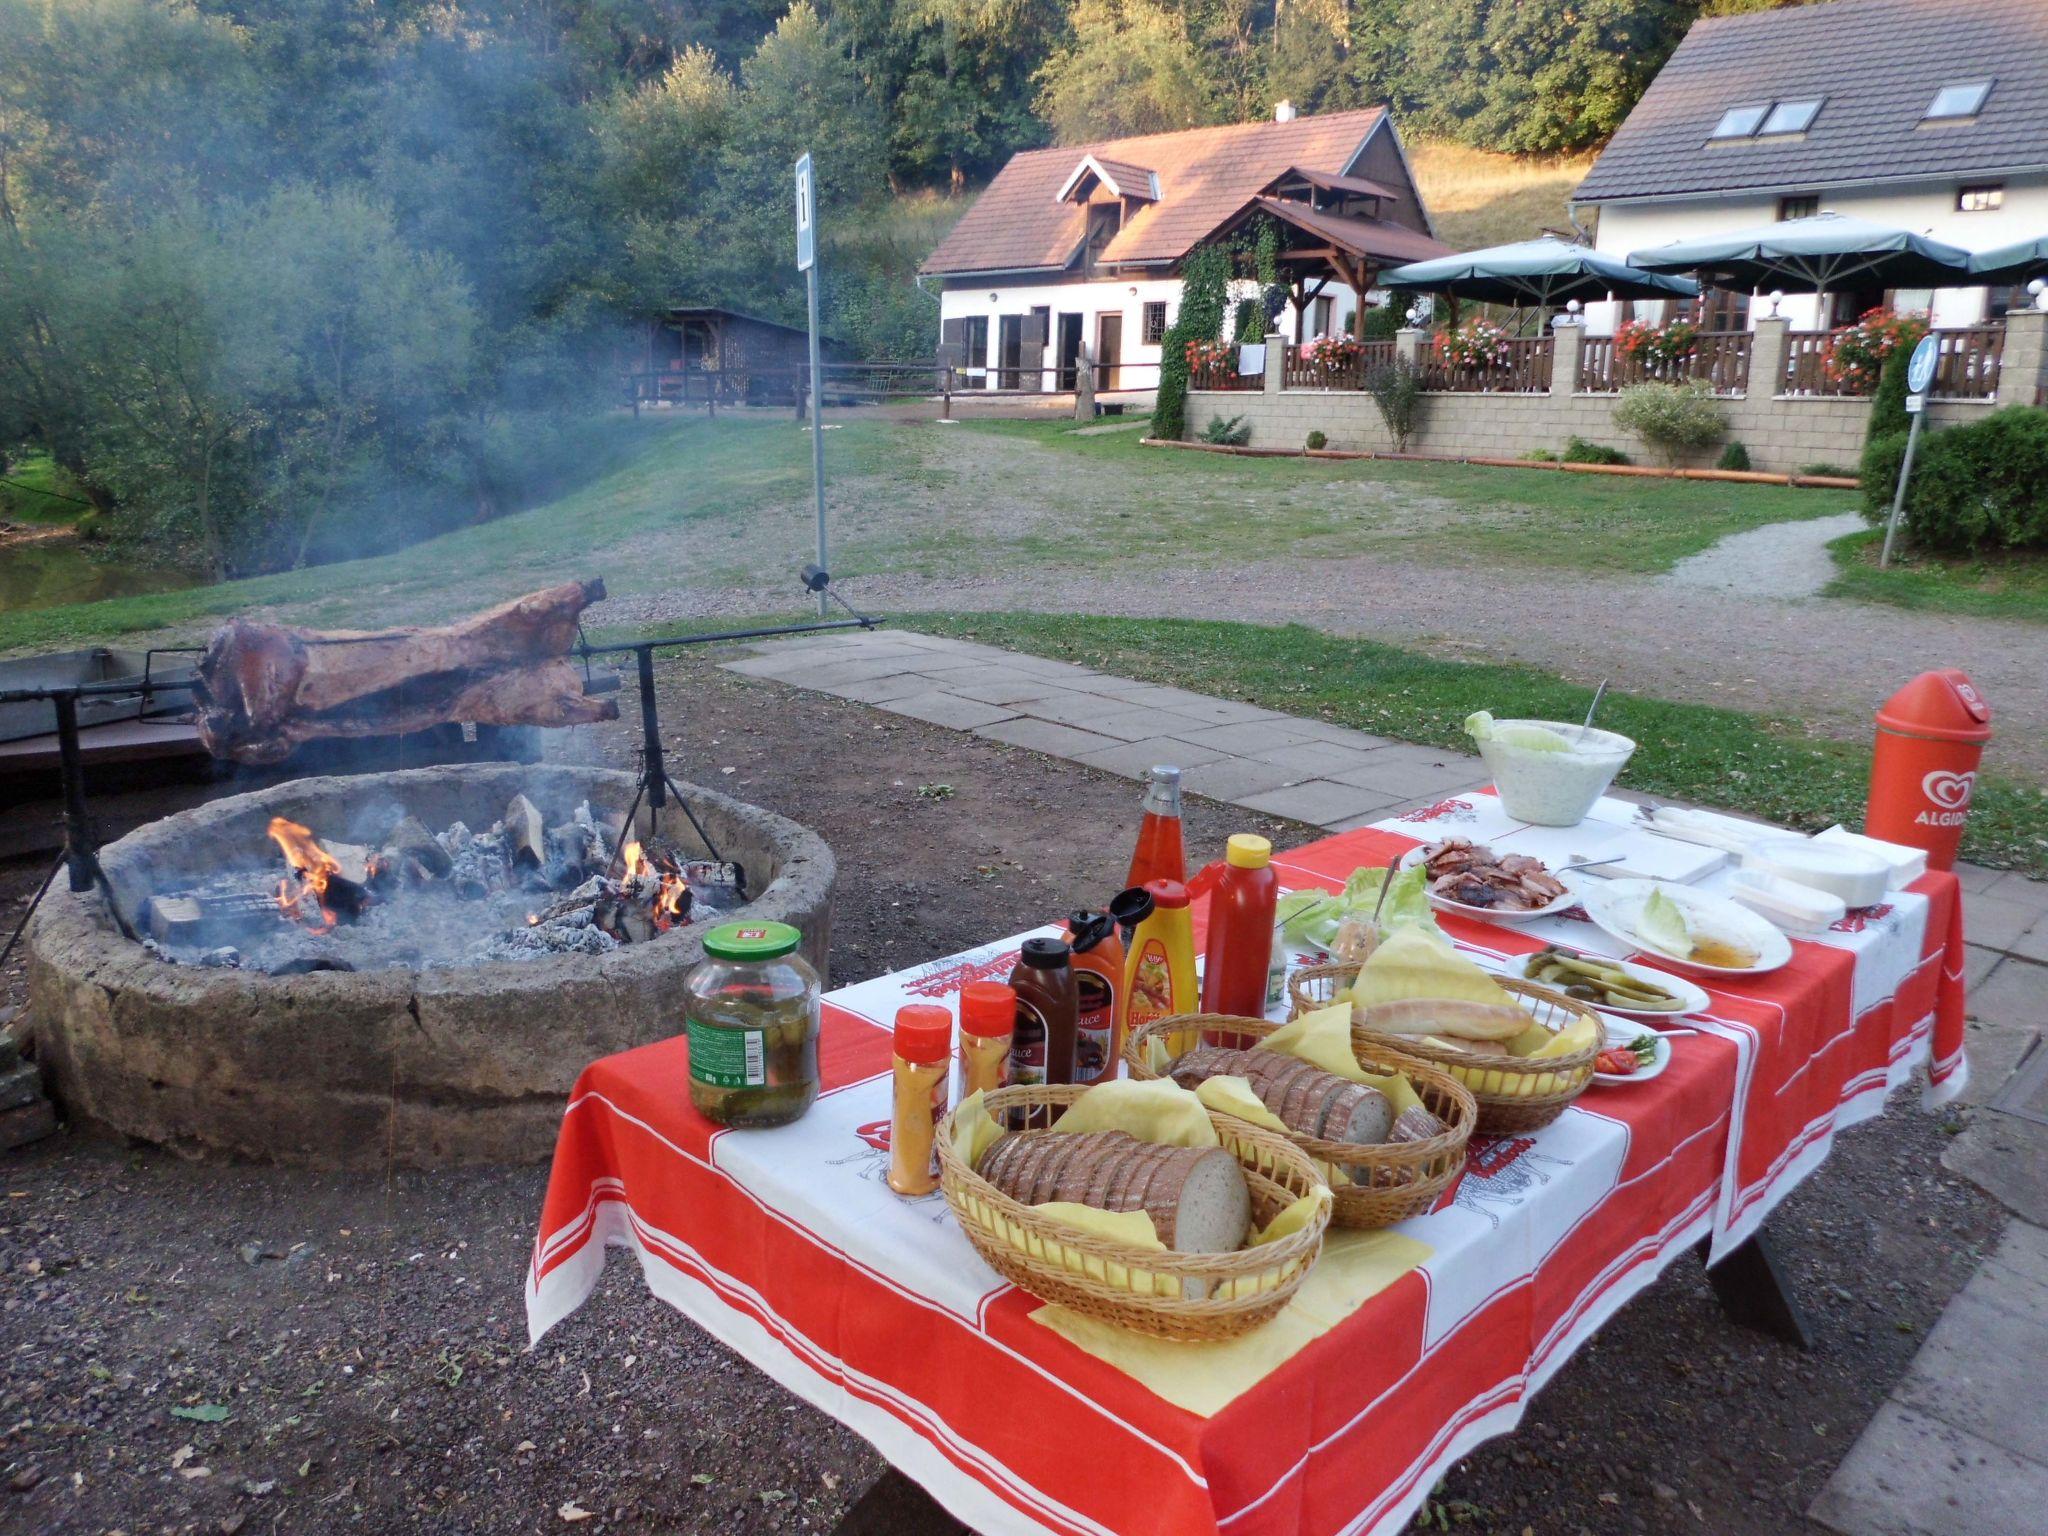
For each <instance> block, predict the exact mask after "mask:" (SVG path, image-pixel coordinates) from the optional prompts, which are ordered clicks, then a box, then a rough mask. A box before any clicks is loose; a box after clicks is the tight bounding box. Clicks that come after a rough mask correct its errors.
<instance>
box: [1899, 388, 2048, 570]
mask: <svg viewBox="0 0 2048 1536" xmlns="http://www.w3.org/2000/svg"><path fill="white" fill-rule="evenodd" d="M1905 456H1906V434H1905V433H1903V432H1894V433H1891V434H1889V435H1887V436H1885V437H1880V438H1876V439H1874V440H1873V441H1872V442H1871V443H1870V445H1869V446H1868V447H1867V448H1865V449H1864V451H1863V474H1862V479H1863V515H1864V516H1865V517H1867V518H1869V519H1870V521H1872V522H1874V523H1882V522H1883V521H1884V519H1885V518H1886V516H1887V515H1889V513H1890V512H1891V503H1892V492H1893V488H1894V487H1895V486H1896V485H1897V483H1898V478H1899V466H1900V464H1901V462H1902V461H1903V460H1904V459H1905ZM1902 527H1903V530H1904V532H1905V534H1906V536H1907V537H1908V538H1909V539H1910V540H1911V541H1912V542H1913V543H1914V544H1915V545H1917V546H1918V547H1920V548H1921V549H1925V550H1931V551H1933V552H1935V553H1938V554H1975V553H1992V552H1996V551H2000V550H2011V549H2048V410H2043V409H2041V408H2039V407H2036V406H2024V405H2015V406H2008V407H2007V408H2006V409H2004V410H2002V411H1993V412H1992V413H1991V414H1990V415H1989V416H1986V417H1984V418H1983V419H1982V420H1979V421H1974V422H1971V423H1970V424H1969V425H1968V426H1966V427H1950V428H1948V429H1947V430H1945V431H1941V432H1929V431H1927V430H1926V429H1925V428H1922V429H1921V437H1920V451H1919V454H1918V456H1917V457H1916V458H1915V460H1914V462H1913V483H1912V484H1911V485H1910V486H1908V487H1907V488H1906V505H1905V510H1904V513H1903V517H1902Z"/></svg>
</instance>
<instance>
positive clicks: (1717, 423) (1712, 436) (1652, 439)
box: [1614, 379, 1728, 464]
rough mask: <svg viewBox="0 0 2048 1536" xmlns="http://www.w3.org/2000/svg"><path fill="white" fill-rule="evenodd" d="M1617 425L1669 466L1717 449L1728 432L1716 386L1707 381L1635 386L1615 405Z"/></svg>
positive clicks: (1624, 393) (1689, 380) (1628, 389)
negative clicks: (1697, 453) (1630, 433)
mask: <svg viewBox="0 0 2048 1536" xmlns="http://www.w3.org/2000/svg"><path fill="white" fill-rule="evenodd" d="M1614 424H1615V425H1616V426H1617V427H1619V428H1621V429H1622V431H1624V432H1633V433H1634V434H1635V435H1636V436H1637V437H1640V438H1641V439H1642V440H1643V441H1644V442H1645V443H1646V444H1648V445H1649V447H1650V448H1651V449H1652V450H1653V451H1654V452H1655V453H1657V454H1658V455H1659V456H1660V457H1661V458H1662V459H1663V460H1664V462H1665V463H1667V464H1676V463H1677V462H1678V461H1679V460H1680V459H1681V458H1683V457H1684V456H1685V455H1686V454H1688V453H1695V452H1698V451H1699V450H1700V449H1703V448H1711V447H1713V446H1714V444H1716V443H1718V442H1719V441H1721V438H1722V436H1723V434H1725V433H1726V432H1727V430H1728V424H1727V422H1726V421H1725V420H1724V419H1723V418H1722V415H1721V407H1720V406H1719V404H1717V403H1716V401H1715V399H1714V386H1713V385H1711V384H1709V383H1708V382H1707V381H1706V380H1705V379H1688V380H1686V381H1685V382H1684V383H1683V384H1661V383H1649V384H1631V385H1629V387H1628V388H1627V389H1624V390H1623V391H1622V392H1621V398H1620V399H1619V400H1618V401H1616V402H1615V406H1614Z"/></svg>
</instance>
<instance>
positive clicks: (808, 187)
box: [796, 153, 832, 618]
mask: <svg viewBox="0 0 2048 1536" xmlns="http://www.w3.org/2000/svg"><path fill="white" fill-rule="evenodd" d="M796 264H797V268H798V270H800V271H801V272H802V273H803V274H804V304H805V308H806V309H807V310H808V312H809V317H810V345H809V351H810V360H811V371H810V383H811V496H812V499H813V501H814V502H815V503H816V505H817V513H818V569H819V570H821V571H829V570H831V569H832V563H831V561H830V560H828V559H827V558H826V551H825V405H824V395H825V389H824V383H825V380H824V371H823V369H822V368H821V367H820V366H819V362H818V241H817V192H816V182H815V179H814V177H813V175H812V171H811V157H810V155H809V154H808V153H806V154H805V155H804V157H803V158H802V159H801V160H799V161H797V163H796ZM830 607H831V605H830V603H829V601H828V600H827V598H826V596H825V593H824V592H823V590H820V591H819V593H818V616H819V617H820V618H823V617H824V616H825V615H826V614H827V613H828V612H829V611H830Z"/></svg>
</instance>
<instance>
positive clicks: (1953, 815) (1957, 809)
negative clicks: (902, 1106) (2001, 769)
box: [1913, 768, 1977, 827]
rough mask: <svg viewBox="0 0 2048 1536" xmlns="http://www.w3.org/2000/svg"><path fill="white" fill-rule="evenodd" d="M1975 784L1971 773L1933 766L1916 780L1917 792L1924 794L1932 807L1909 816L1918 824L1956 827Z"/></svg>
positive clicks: (1964, 811) (1959, 823) (1968, 803)
mask: <svg viewBox="0 0 2048 1536" xmlns="http://www.w3.org/2000/svg"><path fill="white" fill-rule="evenodd" d="M1976 787H1977V775H1976V774H1974V773H1953V772H1951V771H1950V770H1948V769H1946V768H1937V769H1936V770H1935V771H1934V772H1932V773H1930V774H1928V775H1927V776H1926V777H1925V778H1923V779H1921V781H1920V792H1921V793H1922V794H1923V795H1925V796H1926V797H1927V801H1928V804H1930V805H1932V806H1934V807H1935V809H1934V810H1932V811H1922V812H1921V813H1920V814H1919V815H1918V816H1915V817H1914V818H1913V820H1914V821H1916V822H1918V823H1919V824H1921V825H1922V826H1929V827H1959V826H1961V825H1962V824H1963V822H1964V820H1965V819H1966V818H1967V817H1968V816H1969V814H1970V792H1971V791H1972V790H1974V789H1975V788H1976Z"/></svg>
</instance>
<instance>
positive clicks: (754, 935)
mask: <svg viewBox="0 0 2048 1536" xmlns="http://www.w3.org/2000/svg"><path fill="white" fill-rule="evenodd" d="M803 941H804V936H803V935H802V934H801V933H799V932H798V931H797V930H796V929H795V928H792V927H791V926H790V925H789V924H788V923H720V924H719V925H718V926H717V927H716V928H714V929H712V930H711V931H710V932H709V933H707V934H705V935H704V953H705V954H707V955H711V956H714V957H715V958H717V959H720V960H773V959H774V958H775V957H776V956H778V955H786V954H788V953H789V952H790V951H791V950H793V949H795V948H796V947H797V945H799V944H801V943H803Z"/></svg>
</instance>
